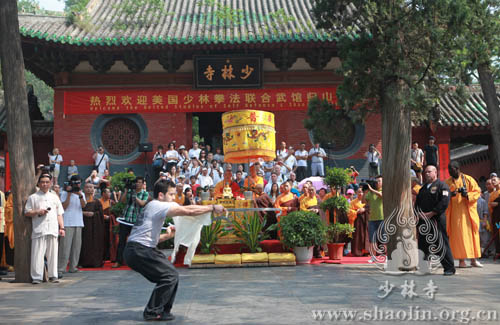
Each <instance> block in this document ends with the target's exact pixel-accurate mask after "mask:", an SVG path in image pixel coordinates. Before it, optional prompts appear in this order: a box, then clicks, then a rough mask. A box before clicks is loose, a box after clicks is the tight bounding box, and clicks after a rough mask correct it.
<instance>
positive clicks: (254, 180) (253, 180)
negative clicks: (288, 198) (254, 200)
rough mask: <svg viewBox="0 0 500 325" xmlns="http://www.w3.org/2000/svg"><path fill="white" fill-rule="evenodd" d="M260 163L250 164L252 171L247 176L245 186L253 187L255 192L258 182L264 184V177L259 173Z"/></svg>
mask: <svg viewBox="0 0 500 325" xmlns="http://www.w3.org/2000/svg"><path fill="white" fill-rule="evenodd" d="M259 165H260V164H259V163H254V164H253V165H252V166H250V170H249V172H250V173H249V175H248V176H247V178H245V183H244V185H245V187H247V188H250V189H252V191H253V192H255V186H256V185H257V184H262V186H264V179H263V178H262V177H260V176H258V175H257V167H258V166H259Z"/></svg>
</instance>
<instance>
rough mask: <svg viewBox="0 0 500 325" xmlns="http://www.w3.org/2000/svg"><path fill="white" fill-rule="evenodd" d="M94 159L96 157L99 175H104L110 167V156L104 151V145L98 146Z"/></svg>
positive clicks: (95, 167)
mask: <svg viewBox="0 0 500 325" xmlns="http://www.w3.org/2000/svg"><path fill="white" fill-rule="evenodd" d="M92 159H94V169H95V170H97V175H98V176H99V177H102V176H103V175H104V170H106V169H109V157H108V155H107V154H106V153H104V148H103V146H99V147H97V150H96V151H95V152H94V154H93V155H92Z"/></svg>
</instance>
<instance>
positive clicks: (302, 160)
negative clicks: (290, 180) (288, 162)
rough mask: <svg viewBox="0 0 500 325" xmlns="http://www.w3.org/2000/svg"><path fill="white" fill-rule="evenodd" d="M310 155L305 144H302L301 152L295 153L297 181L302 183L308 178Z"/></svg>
mask: <svg viewBox="0 0 500 325" xmlns="http://www.w3.org/2000/svg"><path fill="white" fill-rule="evenodd" d="M308 156H309V153H308V152H307V150H306V144H305V142H302V143H301V144H300V150H297V151H295V158H297V180H298V181H299V182H300V181H301V180H303V179H304V178H306V177H307V157H308Z"/></svg>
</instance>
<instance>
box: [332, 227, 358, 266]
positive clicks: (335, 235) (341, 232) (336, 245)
mask: <svg viewBox="0 0 500 325" xmlns="http://www.w3.org/2000/svg"><path fill="white" fill-rule="evenodd" d="M354 230H355V229H354V227H353V226H351V225H350V224H348V223H338V222H336V223H333V224H331V225H330V226H329V227H328V230H327V232H326V238H327V246H328V255H329V257H330V259H331V260H340V259H342V255H343V254H342V253H343V250H344V245H345V241H346V239H347V237H352V233H353V232H354Z"/></svg>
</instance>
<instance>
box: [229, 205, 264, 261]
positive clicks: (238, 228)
mask: <svg viewBox="0 0 500 325" xmlns="http://www.w3.org/2000/svg"><path fill="white" fill-rule="evenodd" d="M232 225H233V230H232V232H233V234H234V235H235V236H236V237H238V239H239V242H240V243H242V244H244V245H245V246H246V247H247V248H248V249H249V250H250V254H249V253H243V254H242V262H243V263H245V262H254V263H255V262H261V263H267V261H268V257H267V253H262V248H261V247H260V242H261V241H263V240H264V239H266V238H267V237H268V234H267V233H266V232H265V231H264V230H263V229H264V227H265V226H266V220H265V219H263V220H262V221H261V220H260V216H259V215H258V213H253V214H250V215H248V214H247V213H245V214H244V215H243V217H242V218H234V219H233V221H232Z"/></svg>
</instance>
